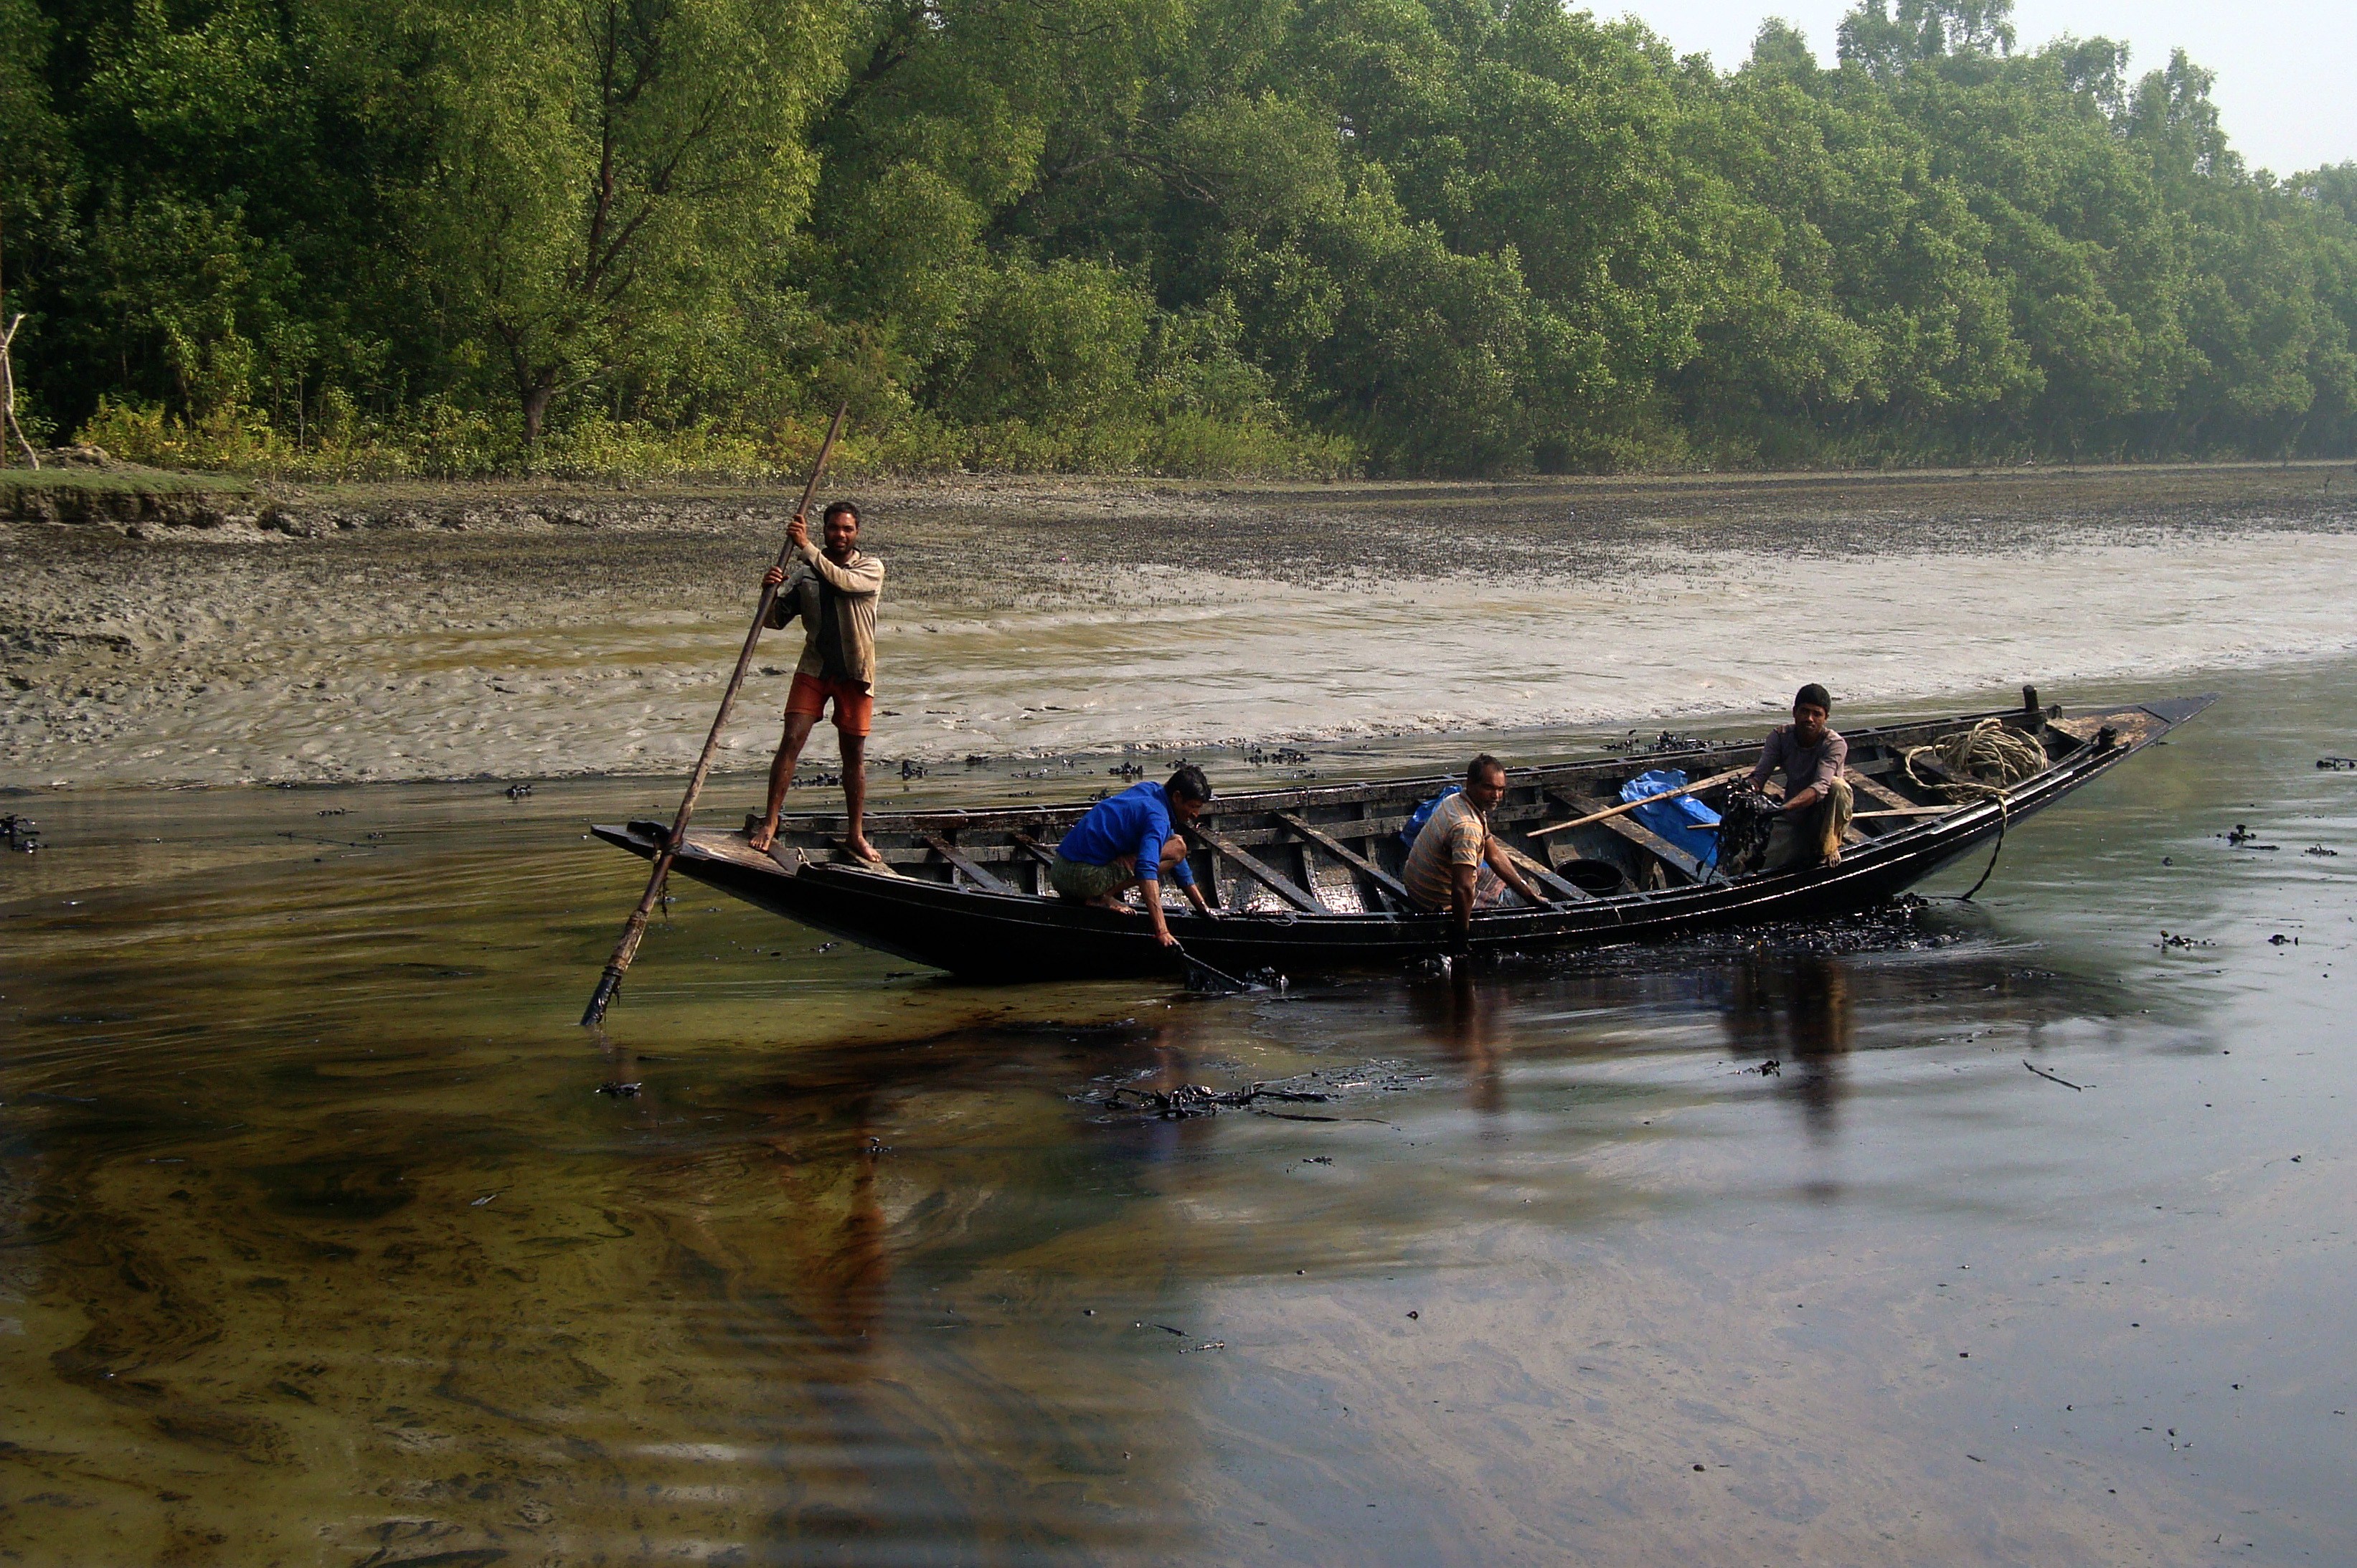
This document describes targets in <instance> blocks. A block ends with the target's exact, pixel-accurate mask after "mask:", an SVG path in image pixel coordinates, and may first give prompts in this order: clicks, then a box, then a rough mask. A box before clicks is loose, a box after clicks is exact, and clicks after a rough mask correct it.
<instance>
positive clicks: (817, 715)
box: [786, 671, 876, 736]
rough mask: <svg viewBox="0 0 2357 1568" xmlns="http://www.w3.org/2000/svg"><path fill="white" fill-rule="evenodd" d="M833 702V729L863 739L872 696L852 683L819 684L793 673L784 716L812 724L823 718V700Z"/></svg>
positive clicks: (873, 708) (873, 706)
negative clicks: (805, 718) (804, 718)
mask: <svg viewBox="0 0 2357 1568" xmlns="http://www.w3.org/2000/svg"><path fill="white" fill-rule="evenodd" d="M829 697H832V698H834V727H835V728H837V729H839V730H841V731H842V732H843V733H844V734H845V735H856V736H864V735H866V733H867V726H868V724H869V721H870V718H871V716H872V715H873V714H875V712H876V693H873V692H870V691H868V690H867V689H866V688H865V687H863V686H861V685H860V683H859V682H856V681H822V680H820V679H819V678H818V677H817V676H815V675H805V674H803V673H802V671H795V672H794V685H793V690H791V691H790V692H788V693H786V715H787V716H788V717H789V718H791V717H792V716H793V715H794V714H806V715H808V716H809V717H810V718H811V719H812V720H813V722H815V721H817V720H819V719H821V718H823V717H824V716H825V715H826V700H827V699H828V698H829Z"/></svg>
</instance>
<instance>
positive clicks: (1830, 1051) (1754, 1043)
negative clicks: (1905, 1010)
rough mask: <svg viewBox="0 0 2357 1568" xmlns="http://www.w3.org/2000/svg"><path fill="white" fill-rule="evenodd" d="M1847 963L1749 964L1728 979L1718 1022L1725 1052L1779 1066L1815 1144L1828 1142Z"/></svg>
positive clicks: (1847, 1032) (1842, 1040)
mask: <svg viewBox="0 0 2357 1568" xmlns="http://www.w3.org/2000/svg"><path fill="white" fill-rule="evenodd" d="M1851 966H1852V961H1851V960H1849V959H1846V958H1834V957H1819V956H1816V955H1813V954H1805V953H1804V954H1797V955H1792V956H1785V957H1781V958H1778V959H1775V960H1768V959H1763V958H1760V957H1749V958H1746V959H1744V960H1743V961H1740V962H1738V963H1737V964H1736V965H1735V966H1734V967H1733V970H1732V972H1731V973H1730V974H1729V976H1728V987H1727V1003H1726V1005H1725V1007H1724V1009H1723V1010H1722V1012H1721V1014H1720V1018H1721V1021H1722V1023H1723V1025H1724V1026H1725V1028H1726V1030H1727V1046H1728V1048H1729V1049H1730V1050H1731V1051H1733V1052H1734V1054H1735V1055H1737V1056H1738V1057H1758V1058H1761V1059H1762V1060H1763V1061H1773V1062H1775V1063H1777V1064H1778V1075H1779V1077H1780V1078H1781V1081H1782V1086H1783V1088H1784V1090H1785V1092H1786V1094H1787V1095H1788V1096H1789V1098H1790V1099H1791V1100H1792V1101H1793V1102H1794V1103H1795V1104H1797V1105H1799V1106H1800V1108H1801V1113H1802V1120H1803V1122H1804V1123H1805V1124H1806V1125H1807V1127H1808V1129H1809V1131H1810V1133H1812V1134H1813V1136H1814V1137H1816V1138H1817V1139H1819V1140H1820V1141H1826V1142H1829V1141H1831V1140H1832V1138H1833V1137H1834V1135H1835V1131H1836V1128H1835V1111H1836V1110H1837V1109H1838V1108H1839V1106H1840V1104H1841V1101H1842V1097H1843V1095H1844V1093H1845V1092H1846V1084H1845V1080H1844V1063H1845V1060H1846V1058H1847V1057H1848V1055H1849V1051H1850V1037H1851V1031H1852V1023H1853V1020H1852V1005H1853V1004H1852V998H1851V992H1852V976H1851Z"/></svg>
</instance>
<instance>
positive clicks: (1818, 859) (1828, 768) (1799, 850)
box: [1751, 681, 1853, 871]
mask: <svg viewBox="0 0 2357 1568" xmlns="http://www.w3.org/2000/svg"><path fill="white" fill-rule="evenodd" d="M1833 712H1834V700H1833V697H1832V694H1831V693H1828V692H1826V690H1825V689H1824V687H1823V686H1820V685H1818V684H1817V683H1816V682H1814V681H1812V682H1809V683H1808V684H1807V685H1805V686H1803V687H1802V688H1801V690H1800V692H1799V693H1798V694H1797V695H1795V696H1794V697H1793V699H1792V723H1791V724H1788V725H1777V726H1776V727H1775V728H1774V729H1772V730H1770V731H1769V732H1768V744H1767V745H1766V746H1762V747H1760V766H1759V767H1757V768H1753V769H1752V770H1751V787H1752V788H1753V789H1758V788H1759V787H1760V784H1761V783H1762V782H1763V781H1764V780H1765V779H1767V778H1768V776H1769V775H1770V774H1771V773H1773V772H1775V771H1776V770H1777V769H1778V768H1782V769H1783V772H1784V804H1783V809H1782V810H1781V811H1780V812H1779V813H1778V814H1777V818H1776V822H1775V825H1774V826H1773V827H1771V828H1770V830H1769V832H1768V853H1767V854H1766V856H1765V858H1764V859H1763V860H1762V862H1761V865H1762V867H1763V869H1765V870H1769V871H1800V870H1805V869H1807V868H1808V867H1810V866H1813V865H1840V864H1841V845H1842V835H1843V834H1844V833H1845V832H1848V831H1849V816H1850V811H1852V809H1853V807H1852V803H1851V798H1850V788H1849V781H1848V780H1847V779H1844V778H1843V777H1842V769H1843V768H1845V767H1846V765H1847V764H1848V762H1849V742H1847V741H1846V740H1844V739H1842V737H1841V736H1838V735H1836V734H1835V733H1834V732H1833V731H1832V730H1831V729H1829V728H1827V727H1826V725H1827V723H1828V721H1830V720H1831V719H1832V717H1833Z"/></svg>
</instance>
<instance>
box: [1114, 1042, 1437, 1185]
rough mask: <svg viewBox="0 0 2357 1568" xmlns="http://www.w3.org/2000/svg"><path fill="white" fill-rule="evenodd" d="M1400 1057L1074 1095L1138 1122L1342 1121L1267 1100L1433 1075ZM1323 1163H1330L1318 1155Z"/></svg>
mask: <svg viewBox="0 0 2357 1568" xmlns="http://www.w3.org/2000/svg"><path fill="white" fill-rule="evenodd" d="M1405 1069H1406V1064H1405V1062H1399V1061H1379V1062H1368V1063H1366V1064H1364V1065H1362V1066H1360V1067H1356V1068H1348V1069H1335V1068H1319V1069H1315V1070H1313V1071H1310V1072H1306V1073H1301V1074H1298V1075H1297V1076H1295V1077H1293V1078H1287V1079H1275V1080H1274V1081H1269V1082H1256V1083H1252V1084H1248V1085H1246V1086H1245V1087H1243V1088H1242V1089H1207V1088H1205V1087H1204V1086H1203V1085H1201V1084H1199V1083H1182V1084H1179V1085H1178V1086H1177V1087H1176V1088H1172V1089H1154V1088H1149V1087H1146V1086H1145V1085H1143V1084H1141V1083H1139V1082H1138V1081H1137V1080H1136V1079H1132V1081H1131V1082H1129V1083H1125V1084H1110V1085H1103V1086H1100V1087H1097V1088H1093V1089H1091V1090H1087V1091H1086V1092H1084V1093H1081V1094H1075V1095H1073V1096H1072V1097H1071V1098H1072V1099H1073V1100H1074V1101H1077V1102H1079V1103H1081V1104H1083V1105H1093V1106H1096V1107H1097V1108H1099V1109H1100V1110H1103V1111H1105V1112H1110V1113H1111V1114H1110V1115H1109V1116H1108V1117H1107V1118H1106V1119H1107V1120H1109V1121H1110V1120H1114V1119H1115V1118H1119V1119H1121V1120H1125V1121H1134V1122H1181V1121H1186V1120H1189V1119H1190V1118H1193V1117H1198V1116H1216V1115H1218V1114H1219V1113H1220V1112H1222V1110H1228V1111H1237V1110H1244V1109H1250V1110H1252V1111H1253V1112H1255V1113H1256V1114H1258V1115H1262V1116H1274V1117H1277V1118H1279V1119H1281V1120H1285V1121H1293V1122H1339V1121H1341V1120H1342V1118H1341V1117H1339V1116H1304V1115H1299V1114H1288V1113H1286V1112H1281V1111H1272V1110H1268V1109H1266V1108H1265V1103H1264V1102H1269V1101H1274V1102H1276V1103H1279V1104H1295V1105H1304V1104H1308V1105H1318V1104H1327V1103H1330V1102H1332V1101H1338V1100H1342V1099H1346V1098H1349V1097H1351V1096H1354V1095H1357V1094H1361V1093H1376V1094H1380V1093H1385V1092H1391V1091H1395V1090H1408V1089H1412V1088H1414V1087H1415V1086H1416V1085H1417V1084H1419V1083H1422V1082H1424V1081H1426V1079H1429V1078H1430V1077H1431V1075H1430V1074H1429V1073H1412V1072H1408V1071H1406V1070H1405ZM1154 1070H1155V1069H1144V1070H1142V1071H1141V1072H1140V1073H1139V1074H1138V1075H1137V1078H1139V1079H1143V1078H1150V1077H1152V1076H1153V1075H1154ZM1311 1163H1312V1164H1317V1165H1326V1164H1330V1163H1331V1161H1329V1160H1326V1159H1322V1158H1320V1159H1315V1160H1313V1161H1312V1162H1311Z"/></svg>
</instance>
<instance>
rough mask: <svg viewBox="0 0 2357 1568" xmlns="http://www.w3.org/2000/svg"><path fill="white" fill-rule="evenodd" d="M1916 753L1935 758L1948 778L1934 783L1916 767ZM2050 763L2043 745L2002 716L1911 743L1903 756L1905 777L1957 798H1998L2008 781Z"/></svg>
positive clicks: (2020, 777) (2026, 777)
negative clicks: (1929, 740) (1925, 742)
mask: <svg viewBox="0 0 2357 1568" xmlns="http://www.w3.org/2000/svg"><path fill="white" fill-rule="evenodd" d="M1917 757H1932V758H1934V759H1935V760H1936V761H1938V763H1939V764H1940V767H1941V768H1942V770H1943V771H1944V772H1946V773H1947V774H1948V775H1949V776H1950V777H1949V779H1947V780H1943V781H1937V782H1935V781H1933V780H1932V779H1926V778H1924V777H1923V776H1922V775H1921V774H1920V773H1918V772H1916V771H1915V759H1916V758H1917ZM2048 762H2049V759H2048V757H2047V755H2046V748H2045V747H2044V746H2040V745H2039V744H2038V743H2037V742H2036V741H2034V740H2032V739H2030V738H2029V736H2026V735H2024V734H2022V733H2021V732H2020V731H2019V730H2017V729H2011V728H2008V727H2007V725H2006V722H2005V721H2004V720H2003V719H1983V720H1981V722H1980V723H1978V724H1976V725H1974V726H1973V727H1972V728H1970V729H1960V730H1958V731H1956V733H1955V734H1953V735H1946V736H1941V737H1940V738H1939V739H1938V740H1936V741H1934V742H1932V744H1931V745H1930V746H1916V747H1914V748H1913V749H1912V750H1910V751H1909V752H1908V753H1907V756H1906V758H1905V766H1906V768H1907V777H1908V778H1910V779H1913V780H1914V781H1915V783H1916V784H1917V785H1919V786H1921V788H1923V789H1930V790H1932V791H1934V792H1936V793H1938V794H1939V795H1940V796H1941V797H1942V798H1943V799H1945V800H1956V801H1964V800H1996V799H2002V798H2003V797H2004V794H2005V791H2006V789H2007V787H2008V786H2010V785H2014V784H2018V783H2020V782H2021V781H2022V780H2023V779H2028V778H2029V777H2030V776H2031V775H2032V774H2037V773H2043V772H2045V771H2046V768H2047V766H2048Z"/></svg>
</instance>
